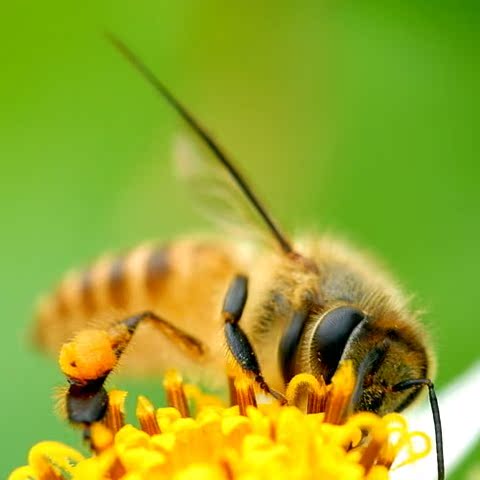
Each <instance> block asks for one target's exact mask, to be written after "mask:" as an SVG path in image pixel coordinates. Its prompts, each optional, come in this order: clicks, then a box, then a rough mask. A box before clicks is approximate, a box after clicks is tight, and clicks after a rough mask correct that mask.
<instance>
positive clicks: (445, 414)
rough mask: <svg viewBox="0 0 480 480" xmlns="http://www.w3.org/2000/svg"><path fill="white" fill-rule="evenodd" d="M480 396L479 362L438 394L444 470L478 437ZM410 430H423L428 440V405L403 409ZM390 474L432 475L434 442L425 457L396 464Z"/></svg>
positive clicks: (403, 476)
mask: <svg viewBox="0 0 480 480" xmlns="http://www.w3.org/2000/svg"><path fill="white" fill-rule="evenodd" d="M479 398H480V362H479V363H477V364H475V365H474V366H473V368H471V369H470V370H469V371H468V372H467V373H466V374H464V375H462V377H460V378H459V379H458V380H456V381H455V382H454V383H453V384H451V385H449V386H448V387H447V388H446V389H445V390H443V391H442V392H441V393H440V395H439V399H438V402H439V406H440V416H441V419H442V429H443V449H444V453H445V466H446V471H447V474H448V473H449V472H452V471H453V469H454V468H455V466H456V465H458V464H459V462H460V461H461V460H462V458H464V457H465V456H466V455H467V453H468V452H469V450H470V449H471V448H473V446H474V445H475V443H476V442H478V440H479V439H480V415H479V413H478V401H479ZM405 416H406V417H407V419H408V423H409V427H410V430H420V431H422V432H426V433H427V434H428V435H429V436H430V438H431V439H432V442H434V439H435V431H434V428H433V420H432V414H431V410H430V406H429V405H428V404H427V405H422V407H421V408H417V409H415V410H412V411H411V412H407V413H405ZM391 478H392V479H394V480H401V479H407V478H408V479H414V478H421V479H422V480H423V479H426V480H428V479H432V480H433V479H436V478H437V457H436V451H435V444H433V448H432V452H431V453H430V454H429V455H428V457H427V458H425V459H423V460H419V461H418V462H416V463H414V464H411V465H406V466H404V467H400V468H399V469H398V470H394V471H392V472H391Z"/></svg>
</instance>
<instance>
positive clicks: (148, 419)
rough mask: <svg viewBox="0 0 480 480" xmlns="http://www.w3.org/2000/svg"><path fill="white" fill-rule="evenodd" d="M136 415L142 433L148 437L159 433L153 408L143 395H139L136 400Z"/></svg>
mask: <svg viewBox="0 0 480 480" xmlns="http://www.w3.org/2000/svg"><path fill="white" fill-rule="evenodd" d="M136 414H137V418H138V421H139V422H140V425H141V427H142V430H143V431H144V432H146V433H148V434H149V435H157V434H158V433H160V427H159V426H158V422H157V417H156V416H155V408H154V407H153V405H152V404H151V403H150V401H149V400H148V399H147V398H146V397H144V396H143V395H140V396H139V397H138V399H137V410H136Z"/></svg>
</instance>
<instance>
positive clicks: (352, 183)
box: [0, 0, 480, 478]
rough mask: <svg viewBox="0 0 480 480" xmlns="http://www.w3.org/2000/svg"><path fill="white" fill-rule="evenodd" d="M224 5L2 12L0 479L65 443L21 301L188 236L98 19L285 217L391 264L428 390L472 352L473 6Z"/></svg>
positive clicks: (136, 89) (161, 158) (156, 112)
mask: <svg viewBox="0 0 480 480" xmlns="http://www.w3.org/2000/svg"><path fill="white" fill-rule="evenodd" d="M230 3H231V4H229V5H227V2H221V1H218V2H215V1H209V0H207V1H202V2H187V1H183V2H177V3H176V4H174V2H155V1H153V0H150V1H139V2H133V1H131V2H127V1H117V2H108V1H101V2H83V3H82V4H81V6H80V4H78V3H77V4H75V5H74V4H73V3H71V2H60V1H56V2H55V1H52V0H49V1H44V2H9V4H8V5H7V4H5V5H3V6H2V12H1V19H0V26H1V29H0V40H1V47H0V69H1V71H0V73H1V75H0V161H1V170H0V178H1V189H0V221H1V235H0V246H1V249H0V252H2V253H1V255H2V258H1V264H0V265H1V275H0V292H1V293H0V318H1V321H2V330H1V337H0V338H1V347H0V355H1V361H0V375H1V377H0V378H1V379H2V394H1V396H0V432H1V436H0V443H1V450H0V451H1V454H0V474H6V473H7V472H8V471H10V469H11V468H13V467H14V466H16V465H21V464H24V463H25V462H26V454H27V452H28V449H29V447H30V446H31V445H32V444H33V443H35V442H37V441H39V440H41V439H46V438H49V439H58V440H64V441H68V442H71V443H73V444H75V445H78V444H79V440H78V436H79V435H78V434H77V432H73V433H72V431H71V430H70V429H69V427H68V426H67V425H66V424H65V423H64V422H63V421H62V420H60V419H58V418H57V417H56V416H55V414H54V413H53V410H52V405H53V400H52V392H53V390H54V387H55V386H57V385H62V384H64V381H63V379H62V378H61V376H60V374H59V373H58V371H57V366H56V364H55V362H54V361H52V360H51V359H46V358H44V357H43V356H41V355H40V354H38V353H36V352H35V351H34V349H33V348H32V347H31V345H30V344H29V342H28V329H29V327H30V326H31V313H32V309H33V305H34V301H35V299H36V298H37V296H38V295H39V294H40V293H41V292H44V291H46V290H48V289H49V288H50V287H51V285H52V284H54V283H55V282H56V281H57V280H58V279H59V277H60V276H61V275H62V273H64V272H65V271H66V270H67V269H68V268H70V267H72V266H75V265H82V264H85V263H86V262H88V261H90V260H91V259H93V258H95V256H96V255H98V254H100V253H103V252H105V251H106V250H110V249H114V250H116V249H122V248H125V247H128V246H133V245H135V244H136V243H137V242H139V241H141V240H144V239H146V238H171V237H172V236H174V235H176V234H180V233H185V232H189V231H197V230H199V229H201V230H205V229H208V223H206V222H204V221H203V220H202V219H201V218H199V217H198V216H196V215H194V214H193V213H192V209H191V208H190V206H189V203H188V201H187V200H186V199H185V198H184V196H183V195H182V193H181V192H180V190H179V189H178V188H177V184H176V183H175V181H174V180H173V176H172V173H171V168H170V161H169V160H170V147H171V145H170V144H171V140H172V137H173V136H174V134H175V132H176V131H177V130H178V125H179V122H178V118H177V116H176V115H175V114H174V113H173V112H172V111H171V109H169V108H168V107H167V106H166V105H165V103H164V102H162V101H160V100H159V99H158V98H156V97H155V95H154V94H153V93H152V91H151V89H150V88H149V87H148V86H146V85H145V84H144V82H143V81H142V80H141V79H140V78H139V77H138V76H137V75H136V73H135V72H133V71H132V69H131V68H130V67H129V66H128V65H127V64H126V63H125V62H124V61H123V60H122V59H121V58H120V57H119V56H118V54H117V53H116V52H115V51H113V50H112V48H111V47H110V46H109V45H108V44H107V43H106V42H105V40H104V39H103V38H102V30H103V29H104V27H108V28H109V29H111V30H113V31H115V32H117V33H118V34H119V35H120V36H122V37H123V38H124V39H125V40H126V41H127V42H128V43H129V44H130V45H131V46H132V47H134V48H135V49H136V50H137V51H138V52H139V53H141V55H142V56H143V57H144V58H145V60H146V61H147V63H148V64H149V65H151V66H152V67H153V68H154V69H155V70H156V71H157V72H158V73H159V75H160V76H161V78H162V79H163V80H164V81H165V82H166V83H167V84H168V85H170V87H171V88H172V89H173V90H174V91H175V92H176V94H177V95H178V96H179V97H180V98H181V99H183V101H184V102H185V103H187V104H188V105H189V107H190V109H191V110H192V111H193V112H195V113H196V114H197V115H198V116H199V117H200V118H201V119H202V120H203V122H204V123H206V124H207V125H208V126H209V128H210V130H211V131H213V132H215V134H216V136H217V138H218V139H220V141H221V142H222V143H223V144H224V145H227V146H228V149H229V151H230V152H234V154H235V155H234V156H235V158H236V159H237V161H238V163H239V164H240V165H241V167H242V170H243V171H244V172H245V173H246V174H247V176H248V177H249V178H251V179H252V180H253V183H254V185H255V186H257V187H258V188H257V189H258V190H259V191H260V194H261V196H262V197H263V198H265V199H266V200H267V203H268V204H269V205H271V207H272V210H273V211H274V212H275V215H276V216H277V217H278V218H279V219H280V220H281V221H282V222H283V223H284V224H285V225H286V226H287V227H289V228H291V229H292V230H294V229H301V228H302V227H304V228H305V227H307V228H312V227H313V228H317V229H318V230H319V231H323V230H328V231H334V232H340V233H341V234H343V235H344V236H346V237H347V238H349V239H350V240H351V241H353V242H354V243H357V244H359V245H361V246H362V247H366V248H368V249H369V250H371V251H373V252H375V253H376V254H377V255H378V256H380V257H381V258H382V259H383V260H384V262H385V263H386V264H387V265H389V266H390V267H391V269H392V270H393V272H394V273H395V274H396V275H397V277H398V278H399V279H400V281H401V283H402V284H404V285H406V286H407V290H408V291H409V292H412V293H415V295H416V299H417V300H416V303H417V304H418V305H421V306H423V307H424V308H425V310H426V315H425V319H426V322H427V323H428V324H429V325H430V328H431V331H432V334H433V336H434V339H435V345H436V350H437V352H438V355H439V374H438V384H439V386H440V387H441V386H444V385H446V384H447V383H448V382H449V381H450V380H451V379H453V378H454V377H455V376H456V375H459V374H460V373H461V372H462V371H464V370H465V369H467V368H468V366H469V365H471V364H472V363H473V362H474V361H475V360H476V359H478V358H479V353H478V334H479V332H480V322H479V320H478V308H477V305H476V302H477V299H478V268H479V264H480V262H479V260H480V253H479V244H478V239H479V233H480V223H479V207H480V196H479V191H478V190H479V188H478V183H479V179H480V167H479V162H478V153H479V151H480V139H479V137H480V136H479V135H478V133H477V130H478V125H479V122H478V120H479V118H478V117H479V114H478V112H479V111H480V105H479V103H480V102H479V95H478V85H479V81H480V71H479V68H478V36H479V35H478V22H479V19H480V15H479V12H478V11H477V7H476V6H475V4H474V3H473V2H472V3H471V5H469V4H466V3H460V2H451V3H441V2H440V3H438V2H435V5H433V2H432V6H427V5H426V4H427V2H414V1H407V2H400V1H399V2H388V5H387V2H381V1H374V0H372V1H370V2H343V1H339V2H334V1H332V2H326V3H325V2H324V3H319V2H315V1H311V2H308V1H305V2H289V3H287V2H261V4H257V3H255V2H242V5H241V6H240V5H237V6H233V2H230ZM156 382H157V383H160V382H159V380H156ZM117 383H118V384H119V385H121V386H122V387H124V386H127V387H129V388H132V389H134V391H137V390H139V389H142V390H143V391H145V390H146V391H148V392H150V394H151V395H152V396H153V397H154V398H156V397H158V396H159V395H160V394H159V390H157V387H156V386H154V385H155V384H154V382H141V381H138V382H134V381H131V380H129V381H123V380H122V379H118V381H117ZM459 408H461V405H460V406H459ZM476 413H477V414H478V412H476ZM473 460H474V459H473V456H472V457H471V459H470V464H472V462H473ZM469 468H470V467H469V466H468V465H466V466H464V467H463V468H462V471H461V472H460V473H459V474H458V476H455V475H454V476H452V477H451V478H463V476H464V474H465V472H466V471H468V469H469ZM2 477H3V475H2Z"/></svg>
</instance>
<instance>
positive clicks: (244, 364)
mask: <svg viewBox="0 0 480 480" xmlns="http://www.w3.org/2000/svg"><path fill="white" fill-rule="evenodd" d="M247 296H248V278H247V277H246V276H245V275H237V276H235V278H234V279H233V280H232V282H231V284H230V286H229V288H228V291H227V294H226V296H225V300H224V302H223V308H222V316H223V320H224V332H225V339H226V341H227V346H228V349H229V350H230V353H231V354H232V355H233V357H234V358H235V360H236V361H237V362H238V364H239V365H240V367H241V368H242V369H243V370H244V371H245V372H246V373H249V374H251V375H253V377H254V380H255V382H256V383H257V384H258V385H259V386H260V388H261V389H262V390H263V391H265V392H266V393H268V394H270V395H272V396H273V397H274V398H276V399H277V400H280V401H281V402H286V399H285V397H284V396H283V395H282V394H281V393H280V392H277V391H276V390H274V389H272V388H270V387H269V386H268V384H267V382H266V381H265V379H264V377H263V375H262V371H261V369H260V365H259V363H258V359H257V355H256V354H255V351H254V350H253V346H252V344H251V343H250V340H249V339H248V337H247V335H246V333H245V332H244V331H243V330H242V328H241V326H240V325H239V322H240V319H241V317H242V313H243V309H244V307H245V304H246V302H247Z"/></svg>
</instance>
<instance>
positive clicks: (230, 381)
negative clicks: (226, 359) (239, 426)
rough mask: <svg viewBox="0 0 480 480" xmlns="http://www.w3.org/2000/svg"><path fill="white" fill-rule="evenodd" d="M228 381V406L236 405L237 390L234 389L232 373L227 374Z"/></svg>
mask: <svg viewBox="0 0 480 480" xmlns="http://www.w3.org/2000/svg"><path fill="white" fill-rule="evenodd" d="M227 379H228V393H229V398H230V406H233V405H238V398H237V389H236V388H235V375H233V373H231V372H228V373H227Z"/></svg>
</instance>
